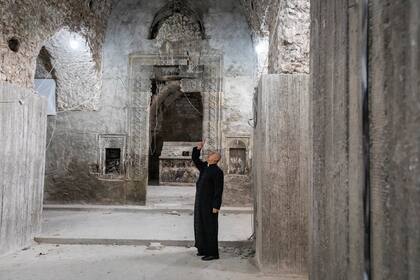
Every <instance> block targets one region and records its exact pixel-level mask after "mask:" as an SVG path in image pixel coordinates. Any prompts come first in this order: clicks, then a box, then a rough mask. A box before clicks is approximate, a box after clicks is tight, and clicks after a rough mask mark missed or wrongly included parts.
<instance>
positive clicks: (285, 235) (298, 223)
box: [253, 74, 309, 277]
mask: <svg viewBox="0 0 420 280" xmlns="http://www.w3.org/2000/svg"><path fill="white" fill-rule="evenodd" d="M308 84H309V75H306V74H279V75H264V76H263V77H262V78H261V82H260V85H259V91H258V105H257V118H258V119H257V126H256V129H255V135H254V137H255V138H254V145H255V147H254V164H253V168H254V186H255V188H256V192H257V195H256V196H257V197H256V199H257V203H256V205H257V208H256V250H257V252H256V253H257V261H258V263H259V265H260V267H261V268H262V270H263V271H268V272H280V273H286V274H296V275H300V276H302V277H305V274H306V272H307V249H308V244H307V243H308V242H307V241H308V235H307V224H308V214H307V211H308V210H307V209H308V192H309V187H308V179H309V176H308V172H309V161H308V159H309V157H308V153H309V150H308V149H309V140H308V138H309V102H308V98H309V90H308Z"/></svg>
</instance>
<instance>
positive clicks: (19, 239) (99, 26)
mask: <svg viewBox="0 0 420 280" xmlns="http://www.w3.org/2000/svg"><path fill="white" fill-rule="evenodd" d="M109 11H110V1H101V3H100V5H99V4H98V1H85V0H74V1H67V0H65V1H64V0H62V1H61V0H59V1H43V2H42V4H40V2H39V1H33V0H22V1H11V0H1V1H0V82H1V84H0V104H1V105H0V106H1V110H0V115H1V116H0V119H1V124H0V125H1V129H0V133H1V137H0V139H1V140H2V141H4V142H3V143H2V145H1V148H0V154H1V155H2V158H3V159H4V160H3V161H2V163H1V164H0V173H2V174H3V176H1V178H2V182H1V197H2V202H1V205H2V208H1V209H0V216H1V222H0V224H1V226H0V228H1V229H0V239H1V242H0V254H3V253H7V252H10V251H14V250H17V249H20V248H23V247H25V246H27V245H29V244H30V243H31V241H32V239H33V235H34V234H36V233H38V232H39V230H40V225H41V218H40V217H41V209H42V192H43V186H44V181H43V179H44V175H43V173H44V162H45V143H46V137H45V134H46V129H45V126H46V118H47V117H46V104H45V100H44V98H41V97H39V96H37V95H35V94H34V92H33V91H32V90H30V88H32V87H33V80H34V75H35V66H36V58H37V56H38V54H39V52H40V49H41V47H42V45H43V43H44V42H45V40H47V39H49V38H50V37H51V36H52V35H53V34H54V33H55V32H56V31H57V30H58V29H60V28H61V27H63V26H68V27H69V28H70V29H72V30H75V31H81V30H82V29H83V34H84V35H85V36H86V37H87V38H88V39H87V40H88V44H89V47H90V48H91V49H92V52H93V59H94V61H95V64H96V65H97V68H98V69H99V68H100V52H101V45H102V42H103V38H104V30H105V20H106V15H107V14H108V12H109Z"/></svg>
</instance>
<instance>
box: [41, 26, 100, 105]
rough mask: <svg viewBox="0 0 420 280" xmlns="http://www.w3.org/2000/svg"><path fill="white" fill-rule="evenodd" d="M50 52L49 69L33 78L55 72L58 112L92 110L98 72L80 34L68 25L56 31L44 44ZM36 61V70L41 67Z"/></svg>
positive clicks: (98, 87)
mask: <svg viewBox="0 0 420 280" xmlns="http://www.w3.org/2000/svg"><path fill="white" fill-rule="evenodd" d="M43 47H44V48H45V50H46V51H47V52H48V54H49V60H50V63H51V69H48V71H46V73H44V74H42V73H37V75H35V78H38V79H42V78H49V77H50V76H51V75H48V74H49V72H54V79H55V80H56V82H57V89H56V96H57V110H58V111H67V110H71V111H95V110H97V109H98V102H99V96H100V88H101V79H100V71H99V69H98V68H97V64H96V63H95V61H94V59H93V55H92V52H91V49H90V47H89V46H88V44H87V41H86V39H85V37H84V36H83V35H80V34H79V33H76V32H71V31H70V30H68V29H67V28H63V29H61V30H60V31H58V32H57V33H56V34H55V35H54V36H53V37H52V38H51V39H49V40H48V41H47V42H46V43H45V44H44V46H43ZM42 68H43V67H42V65H40V63H38V62H37V69H42Z"/></svg>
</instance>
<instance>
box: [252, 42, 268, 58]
mask: <svg viewBox="0 0 420 280" xmlns="http://www.w3.org/2000/svg"><path fill="white" fill-rule="evenodd" d="M255 52H256V53H257V54H258V55H262V54H266V53H268V40H267V39H261V40H259V42H258V43H257V44H256V46H255Z"/></svg>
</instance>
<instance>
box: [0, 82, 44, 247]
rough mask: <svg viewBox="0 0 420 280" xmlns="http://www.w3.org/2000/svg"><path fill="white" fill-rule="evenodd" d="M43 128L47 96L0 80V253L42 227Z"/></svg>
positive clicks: (24, 243) (24, 241)
mask: <svg viewBox="0 0 420 280" xmlns="http://www.w3.org/2000/svg"><path fill="white" fill-rule="evenodd" d="M46 132H47V102H46V100H45V99H44V98H43V97H40V96H38V95H35V94H34V93H33V91H32V90H30V89H26V88H20V87H17V86H14V85H11V84H3V83H0V159H1V160H0V198H1V200H0V255H3V254H6V253H9V252H13V251H16V250H19V249H21V248H23V247H25V246H28V245H30V244H31V243H32V240H33V237H34V235H35V234H36V233H39V232H40V230H41V212H42V197H43V191H44V190H43V188H44V168H45V145H46V139H45V138H46Z"/></svg>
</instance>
